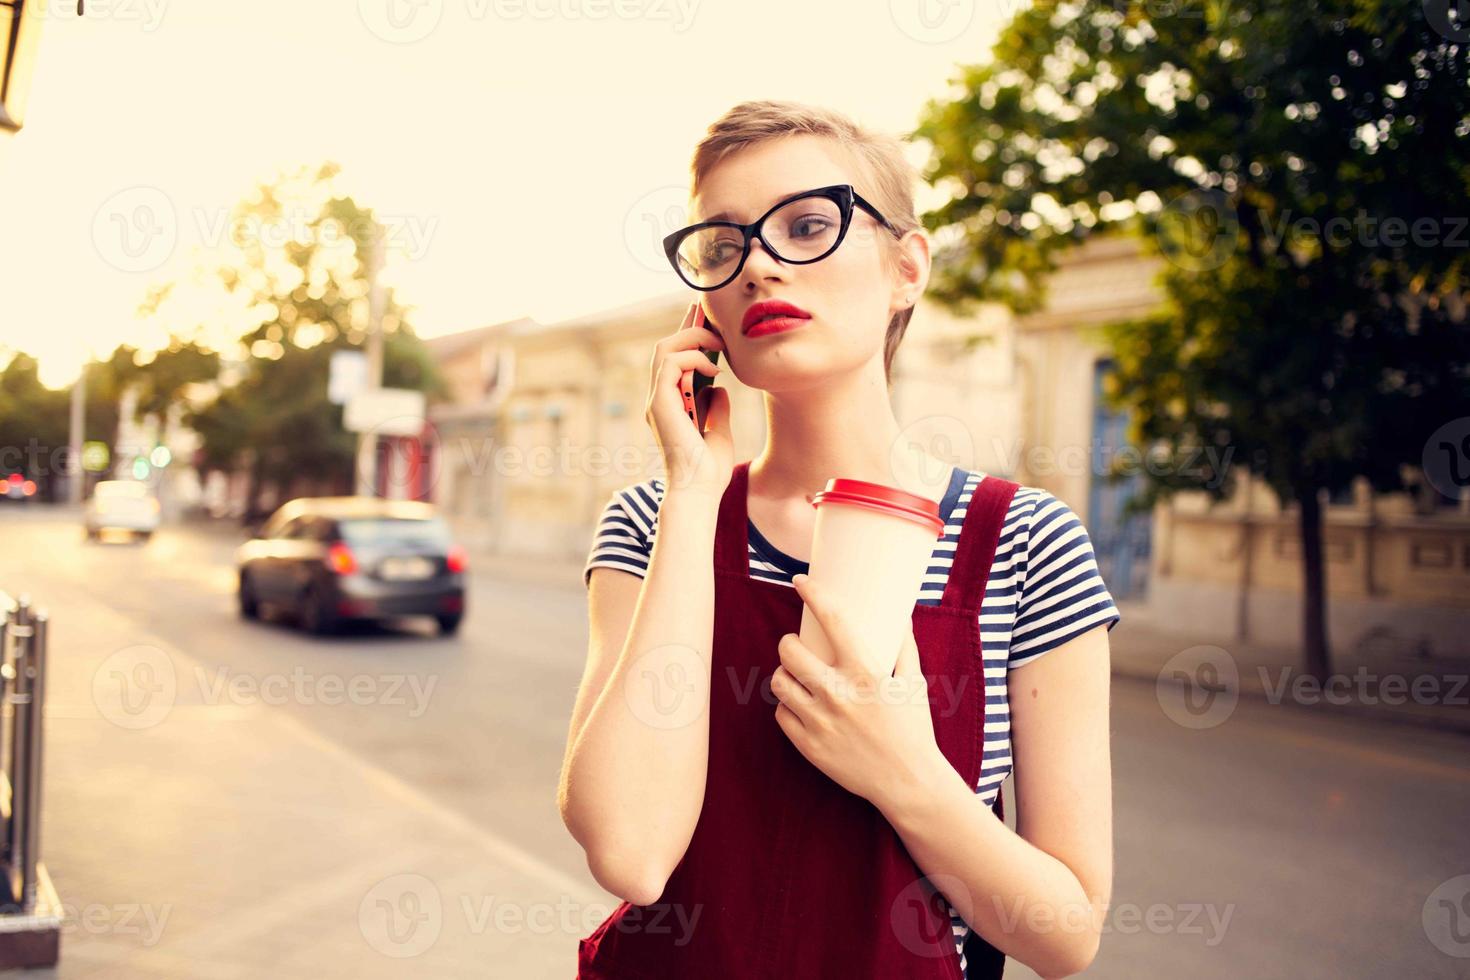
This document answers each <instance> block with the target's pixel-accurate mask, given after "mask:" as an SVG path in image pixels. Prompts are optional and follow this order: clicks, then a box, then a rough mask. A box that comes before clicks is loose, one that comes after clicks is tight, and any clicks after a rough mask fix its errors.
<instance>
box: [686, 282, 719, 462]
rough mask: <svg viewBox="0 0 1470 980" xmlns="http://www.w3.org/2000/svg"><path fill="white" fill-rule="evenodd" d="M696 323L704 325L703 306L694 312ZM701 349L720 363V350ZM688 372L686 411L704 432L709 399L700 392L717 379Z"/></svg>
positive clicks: (690, 419) (697, 372)
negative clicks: (701, 396)
mask: <svg viewBox="0 0 1470 980" xmlns="http://www.w3.org/2000/svg"><path fill="white" fill-rule="evenodd" d="M694 325H695V326H696V327H698V326H703V325H704V307H703V306H700V307H698V308H697V309H696V310H695V312H694ZM699 350H700V352H701V353H703V354H704V356H705V357H707V358H709V362H710V363H711V364H719V363H720V352H719V351H717V350H705V349H704V348H703V347H701V348H700V349H699ZM686 373H687V374H689V375H691V376H692V377H690V378H689V379H688V380H686V381H685V382H684V411H685V412H687V413H688V414H689V421H691V422H693V423H694V428H696V429H697V430H699V432H700V433H703V432H704V419H705V412H706V410H707V408H708V404H709V403H708V401H704V402H701V401H700V400H699V393H700V392H701V391H703V390H704V389H706V388H708V387H709V386H710V385H712V384H714V383H715V379H714V378H712V377H710V376H709V375H707V374H704V373H702V372H700V371H689V372H686Z"/></svg>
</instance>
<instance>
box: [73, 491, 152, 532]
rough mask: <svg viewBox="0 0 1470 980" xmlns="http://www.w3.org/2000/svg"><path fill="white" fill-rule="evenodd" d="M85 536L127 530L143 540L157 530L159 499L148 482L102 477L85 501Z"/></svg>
mask: <svg viewBox="0 0 1470 980" xmlns="http://www.w3.org/2000/svg"><path fill="white" fill-rule="evenodd" d="M84 520H85V522H86V526H87V537H89V538H92V539H93V540H95V539H97V538H100V537H101V536H102V532H103V531H127V532H129V533H131V534H136V535H141V536H142V537H143V538H144V539H145V540H146V539H147V538H148V537H149V536H150V535H152V534H153V532H154V531H156V530H158V498H157V497H155V496H154V495H153V491H152V490H150V489H148V484H146V483H139V482H138V481H136V480H103V481H102V482H101V483H99V484H97V486H96V488H95V489H94V490H93V491H92V499H90V500H88V501H87V508H86V512H85V517H84Z"/></svg>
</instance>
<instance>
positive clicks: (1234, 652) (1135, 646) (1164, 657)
mask: <svg viewBox="0 0 1470 980" xmlns="http://www.w3.org/2000/svg"><path fill="white" fill-rule="evenodd" d="M584 564H585V562H584V561H583V560H581V559H575V560H573V559H552V558H545V557H541V556H514V555H499V554H488V553H475V554H473V555H472V556H471V569H472V570H479V571H481V572H483V573H485V574H487V575H491V576H508V577H515V578H517V579H519V580H522V581H530V582H535V583H536V584H539V585H545V586H548V587H553V588H554V587H563V588H569V589H575V590H577V591H584V590H585V585H584V584H583V581H582V569H583V567H584ZM1118 607H1119V611H1120V612H1121V613H1122V614H1123V618H1122V620H1121V621H1120V622H1119V623H1118V625H1117V626H1116V627H1114V628H1113V630H1112V631H1111V633H1109V636H1108V639H1109V641H1110V646H1111V654H1112V667H1113V676H1114V677H1120V678H1127V679H1130V680H1143V681H1148V682H1151V683H1153V682H1158V681H1159V677H1160V674H1161V673H1164V672H1165V671H1166V670H1167V676H1166V677H1165V679H1164V683H1166V684H1168V683H1175V684H1177V683H1179V682H1180V674H1179V671H1184V672H1185V676H1194V677H1195V683H1196V684H1198V685H1200V686H1202V687H1210V686H1218V687H1219V688H1220V689H1221V690H1222V691H1223V692H1225V693H1228V694H1229V695H1230V696H1243V697H1249V698H1257V699H1262V700H1268V701H1272V702H1274V703H1279V704H1283V705H1286V706H1288V707H1300V708H1303V709H1312V708H1316V709H1318V710H1325V711H1334V712H1347V713H1350V714H1356V715H1359V716H1362V717H1368V718H1376V719H1379V720H1385V721H1393V722H1398V723H1406V724H1413V725H1422V726H1427V727H1430V728H1439V729H1446V730H1450V731H1460V732H1465V733H1470V663H1457V662H1453V661H1439V662H1435V663H1426V662H1424V661H1420V660H1415V659H1413V658H1411V657H1408V656H1405V655H1403V654H1402V653H1401V652H1399V651H1394V650H1383V651H1379V652H1378V653H1377V654H1376V655H1375V656H1371V657H1370V656H1366V655H1365V654H1364V652H1363V651H1361V650H1350V649H1345V648H1343V645H1342V644H1338V646H1337V648H1335V649H1334V650H1333V656H1334V662H1333V674H1334V677H1335V679H1334V680H1333V682H1332V684H1331V685H1329V686H1328V687H1327V688H1326V689H1320V688H1318V686H1317V685H1316V683H1315V681H1314V680H1313V679H1312V678H1310V677H1309V676H1306V674H1305V671H1304V669H1303V660H1302V657H1301V653H1300V650H1299V649H1298V648H1296V647H1294V646H1284V645H1283V646H1276V647H1270V646H1266V645H1262V644H1247V643H1239V642H1237V641H1235V640H1233V639H1230V638H1226V637H1210V636H1202V635H1196V634H1191V633H1189V632H1188V631H1187V630H1179V629H1177V628H1171V624H1166V623H1160V622H1158V621H1157V620H1156V619H1155V618H1154V617H1153V616H1152V615H1151V614H1150V611H1149V610H1148V608H1147V607H1145V606H1143V605H1141V604H1138V603H1131V602H1120V603H1119V604H1118ZM1282 625H1283V627H1284V628H1286V630H1287V633H1288V635H1294V634H1295V632H1296V631H1297V629H1298V628H1299V627H1298V624H1297V623H1295V622H1293V623H1287V624H1282ZM1200 648H1210V649H1200ZM1176 658H1177V659H1176ZM1203 662H1209V663H1210V664H1211V665H1212V666H1210V667H1206V668H1204V671H1203V673H1201V672H1200V665H1201V664H1202V663H1203ZM1216 678H1218V683H1217V682H1216ZM1390 678H1396V680H1389V679H1390ZM1384 681H1388V683H1387V684H1386V685H1384V684H1383V682H1384ZM1380 685H1382V686H1380ZM1415 691H1418V692H1419V693H1418V694H1417V695H1416V694H1415Z"/></svg>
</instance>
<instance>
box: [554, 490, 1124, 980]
mask: <svg viewBox="0 0 1470 980" xmlns="http://www.w3.org/2000/svg"><path fill="white" fill-rule="evenodd" d="M984 478H985V474H984V473H981V472H978V471H974V470H966V469H963V468H961V467H958V466H956V467H955V468H954V475H953V478H952V479H951V480H950V485H949V488H948V490H947V491H946V492H945V495H944V499H943V500H942V501H941V502H940V505H939V513H940V516H942V517H943V518H944V521H945V524H944V534H943V536H942V537H940V539H939V540H938V541H937V542H936V543H935V546H934V555H933V557H932V558H931V559H930V562H929V569H928V571H927V572H926V573H925V576H924V581H923V584H922V585H921V587H920V590H919V599H918V602H919V604H921V605H932V606H937V605H939V603H940V600H941V599H942V598H943V596H944V587H945V583H946V582H947V581H948V579H949V570H950V566H952V565H953V564H954V553H955V545H956V544H957V543H958V542H959V539H960V529H961V527H962V526H963V525H964V521H965V514H966V513H967V512H968V510H969V503H970V498H971V497H972V496H973V494H974V492H975V488H976V487H977V486H978V485H979V484H980V481H981V480H982V479H984ZM663 492H664V481H663V480H662V479H661V478H659V477H654V478H653V479H651V480H645V481H644V482H642V483H636V484H632V485H630V486H627V487H624V488H622V489H621V490H618V491H616V492H615V493H613V495H612V497H611V498H610V499H609V500H608V502H607V504H606V505H605V506H604V507H603V510H602V516H601V518H600V519H599V521H598V524H597V531H596V534H595V536H594V539H593V543H592V550H591V553H590V554H589V556H588V559H587V564H586V566H585V568H584V570H583V573H582V578H583V582H584V583H587V582H590V579H591V575H592V569H594V568H620V569H622V570H623V571H626V572H631V573H633V574H634V575H637V576H638V577H640V578H642V577H643V576H644V575H645V574H646V573H647V571H648V561H649V558H650V556H651V555H652V554H653V543H654V538H655V536H656V534H657V533H658V508H659V503H660V502H661V501H662V500H663ZM748 530H749V539H750V575H751V577H752V578H758V579H764V580H766V581H771V582H781V583H784V584H786V585H791V579H792V576H794V575H796V574H797V573H798V572H806V571H807V563H806V562H804V561H800V560H799V559H796V558H792V557H791V556H790V555H787V554H785V553H783V552H780V551H777V550H776V549H775V548H774V547H772V546H771V544H770V542H768V541H767V540H766V539H765V537H764V536H762V535H761V533H760V531H758V530H757V529H756V526H755V524H754V522H749V523H748ZM792 588H795V586H792ZM1120 618H1121V616H1120V614H1119V612H1118V608H1117V607H1116V606H1115V605H1114V604H1113V597H1112V595H1110V594H1109V592H1108V590H1107V586H1105V585H1104V584H1103V580H1102V576H1101V575H1099V574H1098V570H1097V561H1096V559H1095V557H1094V555H1093V550H1092V542H1091V540H1090V539H1089V538H1088V536H1087V530H1086V528H1084V527H1083V526H1082V522H1081V521H1080V520H1079V519H1078V518H1077V515H1076V514H1074V513H1073V512H1072V510H1071V508H1069V507H1068V506H1067V505H1066V504H1064V503H1062V502H1061V501H1060V500H1058V499H1057V498H1056V497H1054V496H1052V494H1050V493H1048V492H1047V491H1045V490H1041V489H1039V488H1036V487H1020V488H1018V489H1017V490H1016V493H1015V496H1014V497H1013V498H1012V499H1011V504H1010V508H1009V509H1008V510H1007V512H1006V518H1005V522H1004V525H1003V526H1002V528H1001V532H1000V541H999V543H998V544H997V545H996V548H995V560H994V561H993V562H992V563H991V567H990V579H989V581H988V582H987V583H986V586H985V598H984V600H982V602H981V605H980V643H981V648H982V650H981V652H982V655H983V668H984V673H985V719H984V722H983V726H984V742H983V750H982V752H983V754H982V760H981V768H980V778H979V780H978V782H977V784H976V787H975V791H976V792H977V793H978V794H979V795H980V796H981V798H982V799H983V800H984V801H985V803H986V804H987V805H991V806H993V805H994V804H995V800H996V797H997V796H998V795H999V794H1000V787H1001V784H1002V783H1003V782H1005V779H1006V777H1007V776H1008V775H1010V772H1011V713H1010V701H1009V698H1008V696H1007V684H1006V672H1007V671H1010V670H1014V669H1015V668H1017V667H1020V666H1021V665H1023V664H1028V663H1030V662H1031V661H1033V660H1035V659H1036V658H1037V657H1040V656H1041V655H1042V654H1044V653H1046V652H1048V651H1050V650H1054V649H1056V648H1057V647H1059V646H1061V645H1062V644H1064V643H1066V642H1067V641H1068V640H1070V639H1072V638H1074V637H1076V636H1079V635H1081V634H1082V633H1085V632H1087V631H1088V630H1090V629H1092V628H1093V627H1095V626H1098V625H1099V624H1104V623H1105V624H1107V627H1108V629H1110V630H1111V629H1112V628H1113V626H1114V625H1115V624H1117V623H1118V622H1119V620H1120ZM953 925H954V930H955V942H956V944H957V945H958V946H959V947H960V955H961V968H962V969H963V968H965V967H966V965H967V964H965V963H964V962H963V960H964V940H965V938H966V937H967V936H968V934H969V926H968V925H967V924H966V923H965V921H964V920H963V919H961V918H960V917H959V916H958V915H954V916H953Z"/></svg>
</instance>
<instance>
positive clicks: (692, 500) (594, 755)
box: [557, 486, 720, 905]
mask: <svg viewBox="0 0 1470 980" xmlns="http://www.w3.org/2000/svg"><path fill="white" fill-rule="evenodd" d="M719 505H720V500H719V497H718V496H717V495H714V494H711V493H708V492H705V491H703V490H698V489H696V490H681V489H676V488H675V487H672V486H671V487H669V488H668V490H667V491H666V492H665V494H664V499H663V501H662V503H661V505H660V507H659V517H658V523H659V528H658V534H657V536H656V537H655V538H654V547H653V554H652V557H651V558H650V560H649V564H648V572H647V575H646V577H645V578H644V579H642V580H641V581H640V580H639V579H638V578H637V576H635V575H633V574H631V573H628V572H621V571H618V570H616V569H608V568H596V569H593V571H592V577H591V583H590V587H589V592H588V606H589V617H590V622H591V634H590V640H589V649H588V655H587V667H586V670H585V672H584V674H583V677H582V684H581V687H580V688H579V690H578V692H577V701H576V706H575V707H574V709H573V712H572V722H571V727H570V731H569V733H568V737H567V753H566V758H565V759H564V761H563V764H562V773H561V784H560V787H559V789H558V794H557V796H558V806H559V807H560V810H561V815H562V820H563V822H565V823H566V825H567V829H568V830H569V831H571V834H572V836H573V837H574V838H576V840H577V842H578V843H579V844H581V845H582V847H583V849H584V850H585V851H586V852H587V863H588V867H589V868H590V869H591V871H592V875H593V877H594V878H596V879H597V881H598V883H599V884H601V885H602V886H603V887H604V888H606V889H607V890H608V891H610V892H612V893H613V894H615V895H617V896H619V897H620V898H624V899H627V900H628V901H631V902H633V903H635V904H639V905H647V904H651V903H653V902H655V901H657V900H658V897H659V895H660V894H662V893H663V889H664V885H665V884H666V883H667V881H668V877H669V875H670V874H671V873H672V872H673V870H674V867H675V866H676V865H677V864H678V863H679V860H680V859H681V858H682V857H683V856H684V851H685V850H686V849H687V848H688V846H689V841H690V839H691V838H692V837H693V835H694V826H695V823H696V822H697V821H698V819H699V813H700V809H701V808H702V806H703V803H704V788H705V776H706V772H707V768H708V763H709V713H708V710H707V708H708V704H709V683H710V666H709V665H710V648H711V638H712V636H713V633H714V572H713V566H712V563H711V561H710V555H711V554H712V553H713V550H714V537H715V523H716V519H717V517H718V514H719Z"/></svg>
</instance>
